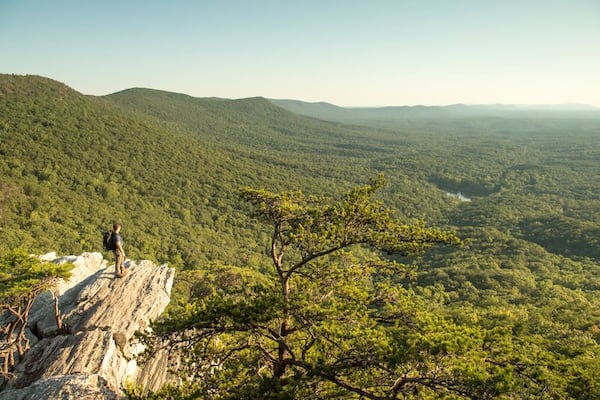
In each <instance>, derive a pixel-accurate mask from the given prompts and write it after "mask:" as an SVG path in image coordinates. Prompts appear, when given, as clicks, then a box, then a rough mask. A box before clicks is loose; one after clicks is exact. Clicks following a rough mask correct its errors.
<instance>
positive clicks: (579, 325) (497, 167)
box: [0, 75, 600, 399]
mask: <svg viewBox="0 0 600 400" xmlns="http://www.w3.org/2000/svg"><path fill="white" fill-rule="evenodd" d="M280 106H282V107H284V108H282V107H280ZM300 106H302V104H300ZM318 106H319V105H318ZM321 106H323V107H322V108H319V107H320V106H319V107H317V109H318V110H320V111H319V112H314V111H313V110H312V108H311V107H304V109H305V111H304V112H302V113H301V114H305V115H300V114H298V109H293V108H291V107H286V104H284V103H282V102H276V101H269V100H267V99H263V98H251V99H242V100H226V99H215V98H194V97H190V96H185V95H181V94H174V93H168V92H162V91H157V90H149V89H130V90H125V91H123V92H119V93H115V94H113V95H109V96H105V97H91V96H85V95H82V94H80V93H77V92H76V91H74V90H72V89H70V88H69V87H67V86H65V85H63V84H61V83H58V82H56V81H53V80H50V79H47V78H42V77H35V76H14V75H0V138H1V141H0V188H1V191H0V221H1V225H0V229H2V237H3V240H2V241H1V243H0V247H1V249H2V250H3V251H4V250H10V249H15V248H23V249H25V250H26V251H28V252H30V253H44V252H48V251H57V252H58V253H61V254H75V253H81V252H83V251H100V249H101V244H100V243H101V239H100V238H101V230H102V229H108V228H109V227H110V225H112V223H113V222H114V221H115V220H118V221H120V222H121V223H122V224H123V231H122V233H123V236H124V239H125V243H126V251H127V254H128V256H129V257H131V258H135V259H141V258H149V259H152V260H155V261H158V262H168V263H170V264H171V265H173V266H175V267H177V268H179V269H180V270H186V271H201V270H202V269H203V268H205V267H206V266H207V265H213V263H215V262H222V263H224V264H225V265H235V266H238V267H241V268H244V269H246V270H249V271H255V272H258V273H264V272H265V271H266V269H267V268H266V267H265V266H268V265H269V264H268V263H269V259H268V256H267V253H266V249H267V248H268V245H269V242H270V239H271V238H270V232H269V231H268V230H267V229H265V227H264V226H262V225H261V224H259V223H258V222H257V221H256V220H254V219H252V218H251V216H249V214H248V209H247V207H246V206H245V205H244V203H243V201H242V200H241V198H240V193H239V189H240V188H241V187H253V188H266V189H267V190H270V191H274V192H283V191H290V190H301V191H303V192H306V193H314V194H316V195H328V196H334V197H335V196H338V195H339V194H340V193H344V192H346V191H347V190H349V189H350V188H352V187H354V186H356V185H358V184H362V183H364V182H366V181H367V180H368V179H370V178H373V177H375V176H377V175H378V174H379V173H384V175H385V178H386V180H387V182H388V183H387V185H386V186H384V187H383V188H382V189H381V193H380V197H381V199H382V201H383V202H384V203H385V204H386V206H387V207H389V208H390V209H391V210H394V212H395V217H397V218H399V219H402V220H405V221H407V222H410V223H413V222H416V221H418V220H421V219H423V220H425V221H427V223H428V224H429V225H432V226H434V227H440V228H443V229H449V230H456V231H457V233H458V235H459V236H460V237H461V238H462V239H463V240H464V241H465V245H464V246H463V247H459V248H444V249H439V250H436V251H432V252H429V253H428V254H427V255H426V256H425V257H424V258H418V259H417V258H414V259H413V258H410V257H408V258H407V257H403V258H400V259H398V261H400V262H402V263H405V264H414V265H416V266H417V268H416V270H415V271H416V275H415V278H414V279H407V280H403V281H402V282H401V283H400V284H401V285H402V286H403V288H404V290H407V291H410V293H411V296H414V298H416V299H419V301H418V303H419V304H421V307H422V308H424V309H425V310H426V311H427V312H435V313H436V314H437V315H441V316H443V317H444V318H448V321H452V324H457V325H456V326H464V327H469V329H470V328H473V329H495V328H499V327H502V329H504V330H507V331H508V332H510V333H509V336H508V337H509V338H510V340H511V341H512V343H513V349H517V348H519V346H523V348H525V349H526V351H529V352H530V353H527V354H529V357H528V358H527V359H526V360H521V361H522V362H523V363H525V364H527V365H529V366H531V365H536V366H537V367H538V370H536V374H535V379H537V382H538V383H539V382H544V383H545V384H547V385H548V388H549V389H548V392H547V393H550V394H549V395H548V396H549V397H548V398H581V399H583V398H595V397H599V396H600V388H599V387H598V382H599V381H600V362H599V360H600V346H599V345H598V342H599V341H600V311H599V310H600V243H599V238H600V197H599V193H600V117H599V114H598V113H597V112H594V111H592V110H584V111H582V110H575V111H572V112H567V111H561V112H556V111H545V110H528V111H527V110H526V111H524V110H518V111H515V110H512V109H510V110H505V109H502V108H500V109H498V108H493V109H491V110H486V109H485V107H484V108H480V109H477V110H474V109H471V110H470V111H471V112H469V107H468V106H460V107H459V108H460V112H454V111H457V110H456V107H455V109H452V108H449V109H444V108H440V109H435V110H427V109H426V108H419V109H418V110H412V111H415V112H404V111H402V112H400V113H398V110H394V109H387V110H378V111H376V110H370V111H373V112H371V113H367V114H361V113H352V110H350V111H348V110H347V109H343V110H338V109H337V108H336V109H334V111H335V112H332V110H331V106H328V105H321ZM285 108H288V109H287V110H286V109H285ZM328 109H329V111H328ZM306 110H308V111H306ZM292 111H294V112H292ZM405 111H406V110H405ZM409 111H410V110H409ZM417 111H418V112H417ZM340 115H342V117H340ZM352 115H354V116H355V117H352V118H351V117H349V116H352ZM382 115H385V116H386V117H385V118H384V117H382ZM325 119H329V121H326V120H325ZM457 193H461V194H462V196H464V197H465V198H463V199H462V200H461V198H459V197H456V196H451V195H452V194H457ZM449 194H450V195H449ZM465 200H469V201H465ZM177 296H179V294H177ZM181 296H182V298H183V297H185V296H183V295H181ZM453 326H455V325H453ZM517 343H518V346H517ZM534 349H535V351H534ZM509 353H510V351H509V350H507V354H509ZM511 354H512V353H511ZM540 384H541V383H540ZM586 396H588V397H586Z"/></svg>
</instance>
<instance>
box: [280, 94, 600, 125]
mask: <svg viewBox="0 0 600 400" xmlns="http://www.w3.org/2000/svg"><path fill="white" fill-rule="evenodd" d="M270 101H271V102H272V103H273V104H276V105H277V106H279V107H282V108H284V109H286V110H288V111H291V112H294V113H297V114H300V115H305V116H309V117H313V118H318V119H323V120H326V121H336V122H344V123H375V124H376V125H382V124H383V125H385V124H387V123H394V122H405V121H406V120H410V119H444V118H452V119H457V118H467V117H469V118H471V117H508V118H523V117H533V118H539V117H586V118H588V117H591V118H600V109H599V108H596V107H593V106H590V105H585V104H556V105H512V104H477V105H466V104H452V105H448V106H423V105H416V106H385V107H340V106H337V105H334V104H331V103H326V102H314V103H312V102H305V101H300V100H286V99H270ZM550 113H551V114H550Z"/></svg>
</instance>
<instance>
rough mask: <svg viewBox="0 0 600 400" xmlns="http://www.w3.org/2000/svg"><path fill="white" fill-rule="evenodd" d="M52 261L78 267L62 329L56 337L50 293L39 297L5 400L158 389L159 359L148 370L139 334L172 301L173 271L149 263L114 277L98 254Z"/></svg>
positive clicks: (67, 287)
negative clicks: (131, 387)
mask: <svg viewBox="0 0 600 400" xmlns="http://www.w3.org/2000/svg"><path fill="white" fill-rule="evenodd" d="M45 257H46V259H48V258H54V259H53V260H52V261H53V262H58V263H61V262H72V263H73V264H74V265H75V268H74V269H73V271H72V277H71V279H70V280H69V281H67V282H61V284H60V287H59V292H58V293H59V307H60V311H61V314H62V317H63V322H64V326H63V328H62V329H61V330H57V326H56V321H55V318H54V300H53V296H52V294H51V293H49V292H48V293H44V294H43V295H41V296H39V298H38V300H36V303H35V304H34V307H33V308H32V311H31V314H30V319H29V327H30V334H29V335H28V337H29V338H30V340H31V343H32V346H31V349H30V350H29V351H28V352H27V353H26V354H25V356H24V358H23V359H22V360H21V361H20V362H19V363H18V364H17V365H16V368H15V371H14V372H15V378H14V379H11V381H10V382H8V383H7V384H6V387H5V388H4V390H2V391H0V400H34V399H70V398H78V399H86V400H92V399H94V400H95V399H118V398H120V396H121V394H122V392H121V388H122V387H123V385H124V384H126V382H132V383H142V384H145V385H146V386H151V388H157V387H160V386H161V385H162V384H163V383H164V382H165V379H166V369H167V368H166V365H164V362H163V361H162V360H164V359H166V357H165V356H164V354H162V355H161V356H160V357H159V358H158V359H154V360H150V361H149V362H148V363H146V364H144V365H143V366H139V365H138V363H137V362H136V355H137V354H139V353H140V352H141V351H142V350H143V346H142V345H141V343H140V342H139V341H138V340H137V339H136V337H135V332H137V331H145V330H146V329H148V327H149V325H150V322H151V321H152V320H155V319H156V318H157V317H158V316H159V315H160V314H161V313H162V312H163V311H164V309H165V307H166V306H167V304H168V303H169V299H170V292H171V287H172V284H173V278H174V270H173V269H172V268H168V267H167V266H166V265H162V266H156V265H155V264H154V263H152V262H150V261H140V262H133V261H128V262H127V263H126V267H127V271H128V273H127V275H126V276H125V277H123V278H116V277H115V271H114V265H109V264H108V263H107V261H106V260H104V259H103V257H102V255H101V254H100V253H85V254H82V255H81V256H78V257H62V258H55V256H53V255H47V256H45Z"/></svg>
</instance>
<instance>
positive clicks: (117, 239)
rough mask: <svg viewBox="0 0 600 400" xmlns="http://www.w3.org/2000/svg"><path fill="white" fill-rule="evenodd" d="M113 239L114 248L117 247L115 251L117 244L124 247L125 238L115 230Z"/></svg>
mask: <svg viewBox="0 0 600 400" xmlns="http://www.w3.org/2000/svg"><path fill="white" fill-rule="evenodd" d="M111 240H112V242H113V248H114V249H115V250H114V251H117V249H118V247H117V245H121V247H123V238H122V237H121V235H120V234H118V233H117V232H113V234H112V237H111Z"/></svg>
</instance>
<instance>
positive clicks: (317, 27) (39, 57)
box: [0, 0, 600, 107]
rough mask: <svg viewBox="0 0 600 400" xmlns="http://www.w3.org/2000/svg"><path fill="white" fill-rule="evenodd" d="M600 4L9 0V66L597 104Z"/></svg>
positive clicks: (314, 96) (223, 88)
mask: <svg viewBox="0 0 600 400" xmlns="http://www.w3.org/2000/svg"><path fill="white" fill-rule="evenodd" d="M599 21H600V3H598V2H596V1H591V0H575V1H570V2H564V1H533V0H526V1H515V0H508V1H505V2H501V3H498V2H487V1H474V0H471V1H466V0H464V1H452V2H451V1H442V0H438V1H433V0H428V1H418V2H417V1H402V2H401V1H387V0H381V1H375V2H368V3H364V2H360V1H345V2H335V1H332V0H324V1H316V0H314V1H312V0H311V1H299V2H278V1H267V0H262V1H256V2H252V3H249V2H244V1H236V0H232V1H228V2H219V3H214V2H205V1H199V2H189V1H184V0H176V1H173V2H169V3H164V2H160V1H155V0H148V1H140V0H130V1H125V2H117V1H114V0H108V1H104V2H99V3H96V2H77V1H68V0H57V1H53V2H45V1H41V0H21V1H12V0H8V1H4V2H0V49H1V50H2V54H3V60H2V63H0V73H13V74H20V75H24V74H35V75H41V76H45V77H48V78H51V79H55V80H58V81H60V82H63V83H65V84H67V85H68V86H70V87H72V88H74V89H75V90H77V91H79V92H81V93H84V94H89V95H107V94H111V93H114V92H118V91H121V90H125V89H128V88H134V87H144V88H154V89H157V90H165V91H170V92H176V93H183V94H187V95H190V96H193V97H221V98H232V99H236V98H247V97H256V96H260V97H265V98H270V99H291V100H300V101H305V102H327V103H330V104H334V105H338V106H341V107H385V106H415V105H425V106H436V105H440V106H444V105H454V104H467V105H488V104H490V105H495V104H506V105H526V106H530V105H535V106H543V105H552V106H554V105H590V106H594V107H600V74H598V72H597V71H599V70H600V53H599V52H597V51H595V50H596V49H597V43H598V40H599V39H600V23H598V22H599Z"/></svg>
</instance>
